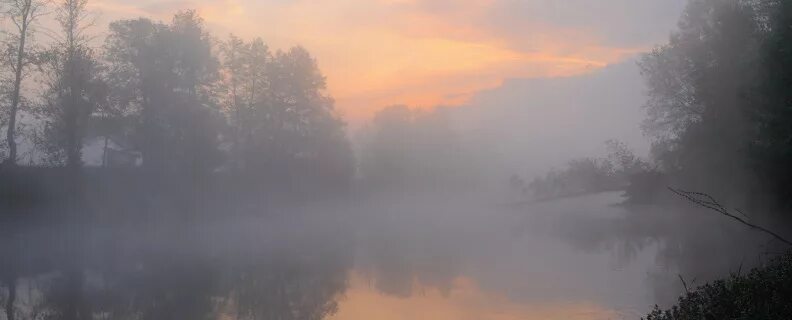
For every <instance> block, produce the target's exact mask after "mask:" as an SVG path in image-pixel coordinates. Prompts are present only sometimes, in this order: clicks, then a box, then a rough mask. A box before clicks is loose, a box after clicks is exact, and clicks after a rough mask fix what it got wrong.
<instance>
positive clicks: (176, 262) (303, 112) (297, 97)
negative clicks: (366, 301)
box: [0, 0, 355, 320]
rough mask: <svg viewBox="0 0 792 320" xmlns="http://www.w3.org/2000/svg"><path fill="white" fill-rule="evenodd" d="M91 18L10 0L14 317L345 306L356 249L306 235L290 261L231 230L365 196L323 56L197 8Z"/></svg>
mask: <svg viewBox="0 0 792 320" xmlns="http://www.w3.org/2000/svg"><path fill="white" fill-rule="evenodd" d="M87 8H88V2H87V0H57V1H48V0H2V1H0V10H1V11H2V13H3V16H2V19H3V22H4V24H3V25H4V26H6V27H8V28H7V29H6V30H2V31H3V34H2V52H1V53H2V54H1V55H0V113H2V116H1V117H0V120H2V122H1V123H0V124H1V125H2V128H3V132H4V133H6V134H5V135H4V136H5V139H3V143H2V150H1V151H2V157H3V159H4V160H3V164H2V166H1V167H0V198H2V201H0V212H1V213H0V285H2V290H1V291H0V303H2V309H3V315H2V316H0V318H4V319H7V320H17V319H212V318H217V317H221V316H226V317H232V318H235V319H262V318H266V319H322V318H324V317H325V316H326V315H328V314H330V313H332V312H333V311H334V310H335V308H336V299H335V298H336V296H337V295H338V294H339V293H340V292H342V291H343V290H344V289H345V286H346V281H345V279H346V270H347V269H348V266H347V264H348V263H349V261H350V259H348V257H346V256H345V255H346V253H347V250H349V247H348V246H338V247H333V246H332V245H331V244H328V243H322V242H321V241H317V240H316V239H314V238H310V240H306V239H304V238H307V237H309V235H290V236H289V239H290V240H294V242H295V243H291V242H289V241H288V240H286V239H280V240H279V241H284V242H289V243H290V245H291V247H290V250H294V251H295V252H299V254H291V251H289V250H283V249H282V248H275V247H274V246H273V245H272V244H266V243H264V242H261V241H259V240H261V237H262V235H261V233H263V232H266V231H264V230H265V229H267V228H272V227H269V226H268V225H266V224H259V221H258V220H253V221H251V222H249V223H247V224H246V225H245V224H244V223H242V225H236V226H235V227H231V226H229V225H230V224H232V222H229V221H230V219H228V220H223V219H221V218H228V217H231V216H233V215H235V216H237V217H241V216H246V217H247V216H252V215H261V214H265V213H266V214H270V215H273V216H274V215H277V212H278V209H277V208H275V205H271V204H272V203H274V202H277V201H276V200H274V199H276V198H277V199H286V200H284V202H287V201H292V200H289V199H291V198H295V197H297V198H302V199H304V198H310V197H315V196H316V195H319V194H324V195H326V194H333V193H334V192H343V191H344V190H348V189H349V187H350V182H351V181H352V178H353V174H354V170H355V167H354V156H353V153H352V152H353V151H352V148H351V145H350V143H349V141H348V139H347V137H346V131H345V124H344V123H343V121H342V120H341V119H340V117H339V115H338V114H337V112H336V111H335V110H334V102H333V99H332V98H331V97H329V96H328V95H327V94H326V93H325V87H326V81H325V77H324V76H323V75H322V73H321V72H320V70H319V69H318V66H317V62H316V61H315V59H314V58H313V57H312V56H311V54H310V53H309V52H308V51H307V50H306V49H304V48H302V47H294V48H291V49H288V50H285V51H281V50H271V49H270V48H269V47H268V46H267V45H266V44H265V43H264V41H263V40H261V39H253V40H244V39H241V38H238V37H235V36H233V35H231V36H229V37H227V38H224V39H218V38H216V37H214V36H213V35H211V34H210V33H209V32H208V31H207V30H206V27H205V26H204V23H203V20H202V19H201V17H200V16H198V15H197V13H196V12H195V11H182V12H178V13H176V14H175V15H174V17H173V19H172V20H171V21H170V22H169V23H163V22H158V21H153V20H150V19H146V18H135V19H129V20H119V21H114V22H112V23H110V25H109V27H108V28H107V34H106V35H105V36H103V37H102V38H99V37H98V36H97V34H95V33H94V32H93V30H94V27H97V26H95V21H96V17H95V15H94V14H93V13H91V12H89V11H88V10H87ZM6 22H7V23H6ZM270 205H271V206H270ZM199 219H200V220H199ZM199 221H200V222H201V223H199ZM234 221H236V220H234ZM223 223H227V225H226V224H223ZM206 225H210V226H211V227H200V228H199V227H198V226H206ZM224 226H225V228H223V227H224ZM254 226H255V227H254ZM325 227H326V228H328V230H334V229H332V226H331V225H330V224H328V225H326V226H325ZM204 229H205V230H204ZM243 230H247V231H243ZM270 231H271V230H270ZM336 233H338V234H342V235H343V234H347V233H345V232H336ZM271 234H273V235H272V237H275V236H274V234H276V232H271ZM312 234H315V235H317V236H318V235H319V234H321V232H318V231H316V230H315V231H314V232H313V233H312ZM325 236H326V235H325ZM284 237H285V236H284ZM337 237H339V236H337ZM337 242H338V241H337ZM297 243H299V244H297ZM341 243H342V242H341Z"/></svg>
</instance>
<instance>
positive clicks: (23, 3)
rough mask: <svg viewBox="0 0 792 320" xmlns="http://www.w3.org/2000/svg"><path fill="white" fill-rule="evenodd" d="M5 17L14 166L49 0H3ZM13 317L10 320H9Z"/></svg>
mask: <svg viewBox="0 0 792 320" xmlns="http://www.w3.org/2000/svg"><path fill="white" fill-rule="evenodd" d="M2 4H3V5H4V6H3V9H5V10H6V11H5V17H6V18H7V19H8V20H9V21H11V22H12V24H13V25H14V29H15V30H14V33H12V35H11V36H10V37H9V41H8V42H7V43H6V44H5V47H6V48H4V49H5V50H4V51H5V52H4V56H3V62H4V66H5V67H7V68H9V69H10V70H11V71H12V72H13V78H12V80H11V82H12V84H11V93H10V95H9V98H8V99H9V100H10V103H9V109H8V127H7V128H6V142H7V143H8V159H7V160H6V162H7V163H8V164H11V165H15V164H16V161H17V142H16V130H17V125H16V121H17V113H18V112H19V105H20V102H21V101H22V84H23V82H22V81H23V79H24V78H25V76H26V75H27V71H26V69H27V67H28V66H29V65H30V62H31V60H32V59H31V56H32V55H31V53H30V47H31V44H30V40H31V37H32V35H33V33H34V31H35V29H34V23H35V22H36V20H38V18H39V17H41V16H42V15H43V14H44V13H45V11H44V6H45V4H46V1H43V0H3V2H2ZM9 320H10V319H9Z"/></svg>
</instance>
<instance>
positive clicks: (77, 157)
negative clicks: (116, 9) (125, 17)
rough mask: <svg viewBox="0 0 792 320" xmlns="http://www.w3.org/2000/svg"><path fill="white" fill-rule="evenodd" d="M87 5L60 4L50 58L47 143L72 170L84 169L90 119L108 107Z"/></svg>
mask: <svg viewBox="0 0 792 320" xmlns="http://www.w3.org/2000/svg"><path fill="white" fill-rule="evenodd" d="M86 5H87V0H63V1H62V2H61V3H60V4H59V6H58V8H57V16H56V19H57V21H58V22H59V23H60V26H61V30H62V31H61V34H60V37H58V40H59V41H58V42H57V43H56V44H55V45H54V46H53V47H52V49H50V51H49V55H48V58H49V66H50V68H49V70H48V71H49V72H48V74H50V83H49V91H48V94H47V96H46V98H47V99H46V100H47V108H46V109H45V110H44V113H45V115H46V116H47V118H48V120H49V121H48V126H47V128H46V130H47V132H46V133H47V135H48V137H47V138H48V139H47V140H48V142H50V143H51V144H52V145H54V148H53V149H55V150H53V152H52V154H51V155H53V156H55V157H56V158H62V157H61V155H62V156H64V157H65V160H66V164H67V166H69V167H80V166H82V146H83V137H84V135H85V130H86V127H87V124H88V121H89V118H90V116H91V114H92V113H93V112H94V111H95V110H97V109H98V108H99V106H101V105H104V104H105V100H106V99H105V98H106V94H107V90H106V89H105V85H104V82H103V80H102V79H101V77H100V75H99V67H100V66H99V63H98V62H97V61H96V59H95V58H94V56H93V51H92V50H91V49H90V48H89V46H88V41H89V40H90V38H89V37H88V35H87V34H86V32H85V30H86V28H88V27H90V22H89V21H87V20H86V19H88V17H89V15H88V13H87V12H86V8H85V7H86ZM57 160H61V159H57Z"/></svg>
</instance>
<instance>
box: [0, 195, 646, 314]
mask: <svg viewBox="0 0 792 320" xmlns="http://www.w3.org/2000/svg"><path fill="white" fill-rule="evenodd" d="M614 200H616V196H615V195H604V196H596V197H590V198H582V199H577V200H574V201H568V202H559V203H554V204H546V205H539V206H537V207H532V208H518V209H515V208H509V207H504V206H501V205H499V204H497V203H495V202H492V201H488V200H487V199H479V198H473V197H464V198H459V197H455V198H453V199H450V198H449V199H444V200H440V201H438V198H437V196H436V195H433V196H431V197H429V196H426V197H422V196H411V197H410V198H409V199H405V198H392V199H389V200H385V199H376V201H371V202H370V203H369V202H366V203H363V202H357V203H354V205H350V204H343V205H339V204H335V205H332V206H329V205H322V206H321V210H320V209H319V208H318V207H302V208H300V209H299V210H297V209H294V208H289V209H288V210H285V211H288V214H272V215H269V216H267V217H235V218H232V219H231V218H224V219H222V220H221V221H204V220H202V221H201V222H188V223H184V222H178V223H176V222H172V221H171V222H167V221H160V222H157V223H139V224H124V225H119V224H108V225H97V224H83V225H80V224H73V225H68V226H66V225H58V226H53V225H51V224H46V225H43V224H41V223H35V222H29V223H27V224H25V225H24V226H17V227H15V228H14V229H13V230H15V232H14V233H4V234H3V235H2V236H3V237H4V239H3V240H4V241H3V242H2V247H1V249H2V252H0V255H2V257H4V258H3V263H2V264H1V265H0V268H1V269H2V270H0V274H1V275H2V278H3V286H4V288H5V289H6V290H3V291H4V292H3V293H2V300H1V301H2V302H3V305H13V317H14V319H152V320H155V319H285V320H288V319H316V320H319V319H351V320H355V319H548V318H551V319H553V318H557V319H613V318H620V317H627V318H630V317H638V315H639V314H641V313H642V311H643V310H646V309H648V307H649V306H650V305H651V304H652V299H653V298H652V296H651V295H650V294H649V292H648V290H646V284H647V283H646V280H647V276H646V275H647V272H648V271H651V270H652V269H653V268H655V267H654V265H653V261H654V260H653V259H652V257H653V254H654V253H652V246H651V245H647V246H645V247H643V248H641V250H636V251H635V252H634V254H633V257H632V259H631V262H630V263H619V261H618V260H617V259H614V256H613V255H612V254H610V253H608V252H599V251H596V250H594V251H591V250H582V249H581V246H580V245H579V244H577V243H575V242H577V241H582V242H586V240H585V239H587V238H586V236H585V234H581V238H575V237H570V236H567V235H565V234H564V233H565V232H567V231H569V226H568V224H569V223H568V221H579V220H578V219H580V218H581V217H580V215H585V216H588V217H592V216H594V217H602V218H607V217H608V216H611V215H613V214H614V210H618V209H615V208H614V207H612V206H610V203H611V202H612V201H614ZM285 211H284V212H285ZM570 219H571V220H570ZM592 223H593V222H592ZM575 234H576V235H577V234H578V233H575ZM570 239H571V240H570ZM9 288H15V290H13V292H15V293H16V296H12V295H10V294H9V293H10V292H11V291H9V290H8V289H9ZM6 318H8V317H6Z"/></svg>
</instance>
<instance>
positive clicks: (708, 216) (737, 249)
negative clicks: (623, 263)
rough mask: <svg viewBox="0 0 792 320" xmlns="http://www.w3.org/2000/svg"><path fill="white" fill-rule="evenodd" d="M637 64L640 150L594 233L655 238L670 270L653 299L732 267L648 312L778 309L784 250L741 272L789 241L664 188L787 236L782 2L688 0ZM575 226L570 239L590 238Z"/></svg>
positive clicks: (725, 313)
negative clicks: (615, 206)
mask: <svg viewBox="0 0 792 320" xmlns="http://www.w3.org/2000/svg"><path fill="white" fill-rule="evenodd" d="M639 67H640V69H641V72H642V75H643V76H644V78H645V80H646V84H647V88H648V101H647V103H646V104H645V109H646V111H647V117H646V119H645V121H644V123H643V129H644V132H645V133H646V135H647V137H649V138H650V139H651V142H652V145H651V152H650V155H649V158H648V159H647V160H646V161H645V162H643V161H641V162H642V163H643V164H642V165H640V166H638V167H637V168H638V169H640V170H636V171H633V172H630V173H629V174H628V175H627V176H628V177H627V183H626V184H625V185H623V187H626V191H627V192H626V194H625V196H626V199H625V205H626V206H627V207H628V208H630V214H628V215H627V216H625V217H622V218H620V219H619V220H618V222H614V224H613V225H614V227H613V229H609V230H610V233H611V234H609V235H605V236H603V235H602V234H600V235H598V236H597V238H599V239H602V238H619V240H618V241H621V242H622V243H624V246H623V248H625V249H623V250H624V251H627V252H634V250H636V248H637V250H640V249H642V248H645V247H648V246H650V245H656V246H657V247H658V248H659V253H658V256H657V258H656V259H657V260H658V263H660V264H662V265H665V266H668V268H669V270H672V272H676V273H678V276H679V279H675V278H673V277H660V278H659V279H656V280H658V281H657V282H658V283H660V284H659V285H656V288H655V290H656V292H658V293H660V294H659V296H660V297H662V296H666V297H671V296H673V295H668V294H667V293H666V294H662V291H666V292H668V291H670V292H679V290H681V289H684V290H688V289H689V290H695V288H696V287H698V286H700V285H702V284H704V283H706V282H707V281H712V280H715V279H717V278H720V277H724V276H728V275H729V274H731V275H732V278H731V279H730V280H727V281H719V282H714V283H712V284H711V285H708V286H706V287H705V288H703V289H702V291H696V292H689V293H687V294H686V297H685V298H684V299H683V300H681V304H680V305H679V306H678V307H675V308H674V309H672V310H671V311H669V312H661V311H655V312H654V313H653V314H652V315H650V316H649V319H702V318H741V319H742V318H751V319H753V318H763V319H786V318H788V317H789V316H790V311H789V308H788V300H789V290H788V284H789V280H788V277H787V276H786V274H788V272H789V264H788V263H786V262H787V261H788V257H787V256H785V257H783V258H782V259H780V260H777V261H780V262H776V263H771V264H770V267H769V269H766V270H757V271H755V272H753V273H750V274H748V275H744V274H740V270H748V269H750V268H751V267H755V266H761V265H762V264H763V263H765V262H766V261H767V260H766V259H767V258H768V257H773V256H774V255H776V254H779V253H783V252H785V251H788V250H789V249H790V248H788V245H787V244H786V243H783V242H782V241H778V240H777V239H774V238H773V237H771V236H770V235H768V234H764V233H762V232H757V231H756V228H753V229H752V228H749V227H747V226H746V225H743V224H740V223H735V222H734V221H733V220H732V219H730V218H728V217H724V216H723V215H721V214H719V213H717V212H709V211H706V210H697V208H695V207H693V206H691V205H690V204H689V203H687V202H686V201H685V200H684V199H680V198H679V197H678V196H677V195H676V194H674V193H672V192H670V191H669V189H668V188H669V187H672V188H676V189H683V190H687V191H698V192H703V193H706V195H704V197H706V198H705V199H716V200H711V201H710V200H707V202H705V203H710V202H712V203H716V204H717V206H723V208H729V209H728V210H730V211H731V212H734V214H735V215H737V216H738V217H739V218H740V219H743V220H745V221H748V222H750V223H751V224H754V225H761V226H765V227H767V228H769V229H771V230H773V231H774V232H776V233H779V234H782V235H789V234H790V230H792V224H790V211H789V210H790V209H791V208H792V187H791V186H792V174H790V173H791V172H792V171H790V167H789V164H790V160H792V131H791V130H790V129H792V105H791V103H792V99H791V98H792V90H790V88H792V2H789V1H778V0H690V1H689V2H688V5H687V8H686V9H685V11H684V13H683V15H682V17H681V18H680V20H679V23H678V27H677V30H676V31H674V32H673V33H672V35H671V37H670V40H669V41H668V42H667V43H665V44H663V45H660V46H658V47H656V48H655V49H654V50H652V51H651V52H649V53H647V54H644V55H643V56H642V58H641V59H640V61H639ZM576 167H581V165H580V164H577V163H573V164H572V165H570V169H569V170H568V171H569V172H574V169H575V168H576ZM588 167H589V168H590V169H589V170H587V171H585V172H587V173H586V174H591V172H600V171H607V170H604V169H601V168H600V169H597V166H596V162H593V161H592V162H590V164H588ZM600 167H602V165H600ZM605 167H606V168H607V166H605ZM580 175H581V174H578V176H580ZM709 197H711V198H709ZM715 201H717V202H715ZM647 205H652V206H653V207H648V206H647ZM724 210H727V209H724ZM581 232H582V233H583V234H582V235H581V234H578V235H575V236H573V237H574V238H577V239H578V240H580V241H584V240H585V241H587V242H589V243H588V244H586V245H587V246H592V244H591V238H587V237H586V234H587V233H588V232H587V231H585V230H583V228H581ZM589 234H590V233H589ZM787 237H788V236H787ZM586 239H587V240H586ZM602 241H603V242H607V241H608V240H602ZM743 268H744V269H743ZM685 279H687V281H688V282H687V283H686V282H685ZM694 279H695V280H694ZM679 280H681V281H679ZM691 281H698V282H692V283H691ZM663 283H664V284H663ZM688 285H690V288H687V286H688ZM682 287H686V288H682ZM683 292H684V291H683ZM659 302H661V303H663V304H664V305H668V303H669V302H671V301H670V300H663V299H660V301H659Z"/></svg>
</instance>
